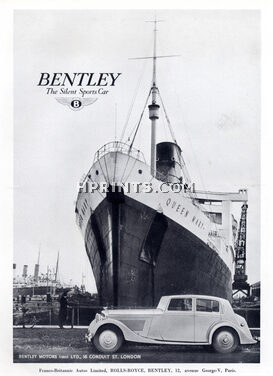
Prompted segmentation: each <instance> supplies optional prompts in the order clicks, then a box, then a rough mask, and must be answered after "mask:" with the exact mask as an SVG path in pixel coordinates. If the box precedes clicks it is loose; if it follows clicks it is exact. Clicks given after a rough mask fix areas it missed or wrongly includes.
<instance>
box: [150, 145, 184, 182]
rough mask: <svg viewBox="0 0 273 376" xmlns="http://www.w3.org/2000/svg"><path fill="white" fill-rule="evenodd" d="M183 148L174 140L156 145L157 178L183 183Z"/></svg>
mask: <svg viewBox="0 0 273 376" xmlns="http://www.w3.org/2000/svg"><path fill="white" fill-rule="evenodd" d="M181 168H182V167H181V149H180V147H179V146H178V145H177V144H176V143H174V142H160V143H159V144H157V145H156V178H157V179H158V180H161V181H164V182H166V183H182V179H181Z"/></svg>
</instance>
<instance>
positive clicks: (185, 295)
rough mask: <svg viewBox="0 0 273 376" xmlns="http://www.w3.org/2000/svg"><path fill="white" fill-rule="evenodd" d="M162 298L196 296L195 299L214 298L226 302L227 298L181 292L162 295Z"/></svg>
mask: <svg viewBox="0 0 273 376" xmlns="http://www.w3.org/2000/svg"><path fill="white" fill-rule="evenodd" d="M162 298H174V299H175V298H197V299H214V300H219V301H222V302H228V300H227V299H224V298H219V297H218V296H211V295H198V294H183V295H164V296H162Z"/></svg>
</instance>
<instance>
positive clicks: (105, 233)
mask: <svg viewBox="0 0 273 376" xmlns="http://www.w3.org/2000/svg"><path fill="white" fill-rule="evenodd" d="M13 22H14V23H13V75H14V79H13V80H14V86H13V102H14V104H13V106H14V108H13V123H14V125H13V276H12V291H13V293H12V294H13V295H12V307H11V308H12V312H11V314H12V330H13V356H12V357H13V362H14V363H16V364H19V363H21V364H22V363H27V364H29V363H31V364H37V363H38V364H41V363H44V364H45V363H46V364H47V365H50V364H51V363H54V364H55V366H56V367H58V364H65V366H69V364H70V363H83V364H84V366H86V365H88V371H89V372H95V373H96V372H105V373H109V369H108V368H107V367H108V366H109V364H111V373H114V372H116V373H119V372H126V370H127V371H128V369H129V368H128V366H129V365H130V364H135V366H137V367H138V369H140V368H139V367H142V366H143V364H144V365H145V366H149V364H153V365H155V369H154V368H150V369H151V371H150V372H157V370H161V371H160V372H163V373H172V372H175V373H177V374H179V373H184V368H180V366H183V364H185V363H187V364H191V365H192V366H193V369H194V365H195V364H196V365H197V364H199V365H200V364H206V367H207V368H206V369H205V371H202V372H212V373H213V372H215V373H217V372H222V371H223V372H228V373H229V372H235V370H234V367H235V365H236V364H239V363H240V364H242V363H243V364H244V363H247V364H249V363H252V364H260V361H261V357H260V356H262V354H260V343H261V320H260V308H261V305H262V303H261V299H260V297H261V271H260V261H261V260H260V259H261V233H260V227H261V210H260V206H261V183H260V178H261V158H260V155H261V12H260V10H259V9H51V10H50V9H15V10H14V12H13ZM10 267H11V266H10ZM172 364H174V365H175V366H176V367H177V368H171V366H172ZM216 364H217V367H216ZM234 364H235V365H234ZM219 365H220V366H219ZM55 366H54V367H55ZM222 366H223V368H221V367H222ZM90 367H91V368H90ZM158 367H161V368H158ZM219 367H220V368H219ZM206 370H207V371H206ZM39 372H41V371H39ZM138 372H144V373H145V372H149V369H148V371H147V368H145V369H143V371H138ZM158 372H159V371H158Z"/></svg>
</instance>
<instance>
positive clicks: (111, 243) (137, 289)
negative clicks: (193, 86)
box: [75, 21, 247, 307]
mask: <svg viewBox="0 0 273 376" xmlns="http://www.w3.org/2000/svg"><path fill="white" fill-rule="evenodd" d="M154 22H155V28H154V51H153V56H152V57H151V59H152V61H153V74H152V85H151V88H150V91H149V95H148V100H150V101H151V102H150V104H149V105H148V111H149V119H150V121H151V162H150V165H148V164H147V163H146V162H145V158H144V156H143V154H142V152H141V151H140V150H137V149H135V148H134V147H133V144H134V139H135V136H134V137H133V139H132V142H131V143H128V144H127V143H123V142H119V141H114V142H110V143H107V144H105V145H104V146H102V147H101V148H100V149H99V150H98V151H97V152H96V153H95V157H94V162H93V164H92V166H91V168H90V170H89V171H88V173H87V174H86V175H85V177H84V178H83V179H82V181H81V184H80V188H79V192H78V197H77V201H76V208H75V212H76V222H77V224H78V226H79V228H80V231H81V233H82V236H83V238H84V243H85V249H86V252H87V255H88V258H89V260H90V263H91V266H92V270H93V274H94V277H95V280H96V285H97V290H98V295H99V299H100V304H101V305H103V306H112V307H153V306H155V305H156V304H157V302H158V301H159V299H160V297H161V296H162V295H169V294H184V293H192V294H204V295H214V296H219V297H222V298H226V299H229V300H231V297H232V276H233V272H234V270H233V269H234V243H235V237H236V233H237V222H236V220H235V219H234V216H233V215H232V213H231V209H232V202H246V201H247V190H246V189H241V190H239V191H238V192H233V193H232V192H207V191H197V190H196V189H195V186H194V184H192V183H191V181H190V178H189V175H188V172H187V168H186V165H185V162H184V159H183V157H182V152H181V148H180V147H179V145H178V144H177V142H176V139H175V137H174V135H173V131H172V128H171V125H170V122H169V118H168V116H167V114H166V110H165V107H164V104H163V102H162V100H161V96H160V92H159V88H158V85H157V77H156V64H157V59H158V58H159V57H162V56H157V54H156V22H157V21H154ZM148 100H147V101H146V105H147V103H148ZM146 105H145V107H146ZM160 106H162V108H163V110H164V114H165V116H166V120H167V123H168V125H169V127H170V131H171V135H172V136H173V141H172V142H168V141H166V142H160V143H158V144H156V127H157V125H156V124H157V120H158V118H159V108H160ZM143 112H144V111H143ZM142 115H143V113H142V114H141V117H140V121H141V119H142ZM137 129H138V127H137ZM137 129H136V131H137ZM136 182H137V183H138V185H137V187H138V188H139V187H140V189H132V186H134V187H135V183H136ZM99 186H100V188H101V187H104V188H106V189H99V188H98V187H99ZM95 187H96V189H94V188H95ZM163 187H164V188H163Z"/></svg>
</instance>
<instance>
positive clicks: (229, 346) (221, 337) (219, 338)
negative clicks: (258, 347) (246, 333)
mask: <svg viewBox="0 0 273 376" xmlns="http://www.w3.org/2000/svg"><path fill="white" fill-rule="evenodd" d="M238 344H239V340H238V336H237V334H235V333H234V332H233V331H232V330H230V329H220V330H218V331H217V332H216V333H215V334H214V336H213V341H212V346H213V348H214V350H216V351H217V352H220V353H222V354H228V353H232V352H233V351H235V350H236V349H237V347H238Z"/></svg>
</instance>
